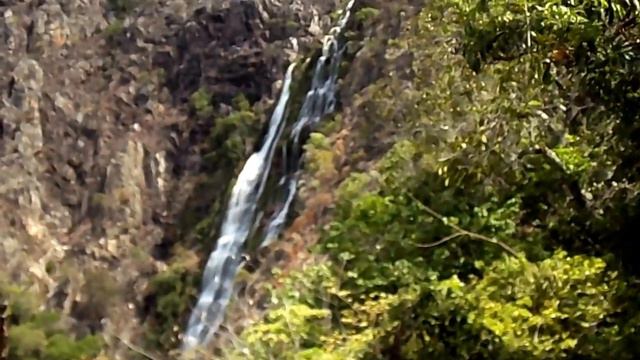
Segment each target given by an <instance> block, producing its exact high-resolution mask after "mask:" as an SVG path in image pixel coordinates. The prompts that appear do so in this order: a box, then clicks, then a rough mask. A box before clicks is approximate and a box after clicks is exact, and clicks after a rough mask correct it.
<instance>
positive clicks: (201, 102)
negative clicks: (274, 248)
mask: <svg viewBox="0 0 640 360" xmlns="http://www.w3.org/2000/svg"><path fill="white" fill-rule="evenodd" d="M336 5H337V1H319V0H318V1H313V0H287V1H281V2H276V1H270V0H269V1H266V0H265V1H256V2H253V1H227V2H211V3H204V2H198V1H188V0H186V1H184V0H169V1H137V0H108V1H103V0H89V1H76V0H42V1H27V2H18V1H0V14H1V17H0V54H1V55H0V84H1V85H2V86H1V87H0V88H1V93H0V97H1V101H0V211H2V213H3V214H4V216H2V217H1V218H0V275H1V277H0V284H2V288H1V289H0V296H2V297H6V298H8V299H9V300H10V301H13V300H15V298H18V297H21V296H22V295H20V296H18V295H16V294H23V293H29V294H32V295H33V299H34V302H35V305H34V309H37V311H42V310H43V309H48V310H53V311H55V312H58V313H60V314H62V317H63V319H64V323H65V324H67V325H65V326H66V327H68V328H69V329H71V330H69V331H71V332H72V333H73V334H76V335H77V336H78V337H80V336H84V335H86V334H90V333H98V334H104V335H105V339H106V343H107V344H106V345H105V348H106V349H107V350H106V351H105V353H109V354H111V356H113V358H122V359H128V358H132V357H131V356H132V355H131V352H130V347H131V346H130V345H131V341H133V342H136V341H138V340H139V339H140V338H142V337H143V336H142V334H143V332H144V331H143V330H142V329H143V326H142V324H141V323H142V322H145V321H149V320H148V319H147V316H148V315H149V312H153V311H151V310H149V309H148V306H149V302H151V304H155V305H156V306H157V305H158V304H157V302H154V301H153V299H149V291H148V289H147V288H148V286H149V280H150V279H152V278H153V277H154V276H156V274H158V273H163V272H164V271H165V270H166V269H167V268H168V266H170V265H168V262H169V261H170V260H171V257H172V256H171V254H169V253H170V252H171V251H170V250H168V249H171V248H172V246H174V245H175V244H177V243H179V242H180V241H181V240H182V238H183V237H184V236H186V235H185V232H184V231H182V230H180V229H182V228H184V227H183V226H182V225H181V224H183V222H184V221H185V211H186V210H188V209H190V210H193V209H194V208H196V210H195V211H191V212H189V214H188V216H186V218H188V217H195V218H196V219H195V220H194V219H187V220H189V221H192V222H194V221H195V222H197V221H199V220H200V219H201V218H203V217H206V213H207V211H209V209H207V208H205V209H204V210H202V209H201V210H198V209H197V206H194V202H191V200H193V199H194V198H196V199H198V198H200V200H199V201H200V203H203V202H205V201H207V202H208V201H218V200H219V198H220V197H223V196H224V192H223V191H218V192H210V193H209V194H208V195H207V196H205V197H204V198H202V197H201V196H200V194H196V196H192V195H193V194H192V193H193V191H194V189H199V188H200V187H199V186H201V183H202V181H203V180H202V179H203V178H207V179H208V181H209V183H208V184H209V185H213V186H216V187H217V188H219V189H224V188H225V187H226V186H227V184H228V182H229V181H230V180H231V179H232V178H233V175H234V170H233V169H234V166H233V164H234V163H233V161H232V162H231V165H230V166H229V167H224V171H222V172H220V171H218V172H217V176H216V177H215V179H214V180H213V181H214V183H213V184H212V183H211V178H210V177H207V176H204V177H203V176H202V175H203V172H206V171H209V172H215V171H216V169H217V163H216V162H215V161H214V162H213V163H211V162H209V163H208V164H205V163H204V162H203V160H202V158H203V155H204V152H207V153H211V152H215V151H216V146H217V144H216V143H215V142H214V143H211V142H207V139H210V138H211V132H212V129H215V128H216V119H219V118H225V117H228V116H229V115H230V114H232V113H233V112H234V111H236V110H237V109H235V108H234V99H238V95H243V97H244V100H243V102H242V104H243V106H245V107H247V106H248V108H246V109H245V110H247V111H249V112H251V113H253V114H255V121H256V122H257V123H258V124H259V123H261V122H263V121H264V120H265V119H266V118H267V115H268V112H267V111H266V110H267V109H269V107H270V106H271V103H272V100H273V97H274V94H275V92H276V91H277V90H278V89H277V84H278V82H277V80H278V79H280V78H281V77H282V76H283V73H284V70H285V68H286V65H287V63H288V62H289V61H290V60H291V59H292V58H294V57H295V56H297V55H299V54H301V53H305V52H306V51H309V49H311V48H313V47H314V46H316V42H317V41H318V39H319V37H321V36H322V34H323V32H324V31H325V29H326V28H327V26H328V25H329V24H330V22H331V21H330V16H329V14H330V12H331V11H332V10H334V8H335V7H336ZM274 84H275V85H274ZM236 102H237V101H236ZM259 127H260V126H259V125H257V126H256V127H255V128H257V129H259ZM254 135H257V134H254ZM251 140H252V139H251ZM251 140H247V141H245V142H244V143H243V144H241V146H240V152H246V151H248V150H250V149H249V147H250V146H251ZM218 145H219V144H218ZM236 165H237V163H236ZM218 170H219V169H218ZM196 203H197V201H196ZM209 246H210V245H209ZM204 247H205V248H206V245H205V246H204ZM198 259H199V258H198V257H197V255H196V258H195V260H194V261H195V262H196V263H197V262H198V261H199V260H198ZM196 267H197V266H196ZM16 289H18V290H16ZM145 294H146V295H147V298H146V299H145V298H144V297H145ZM145 303H146V304H147V308H145V306H143V305H144V304H145ZM187 306H188V304H187ZM34 311H36V310H34ZM14 312H15V311H14ZM18 320H19V319H18V317H16V318H15V319H14V321H15V322H16V324H17V322H18ZM174 325H175V326H180V325H181V324H174ZM115 334H117V335H115ZM118 339H120V340H118ZM127 344H128V345H127ZM33 351H34V354H41V353H42V349H34V350H33ZM32 355H33V354H31V355H29V356H32ZM14 356H15V354H14ZM33 356H35V355H33Z"/></svg>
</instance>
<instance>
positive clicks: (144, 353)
mask: <svg viewBox="0 0 640 360" xmlns="http://www.w3.org/2000/svg"><path fill="white" fill-rule="evenodd" d="M109 333H110V335H111V336H113V337H114V338H116V339H118V341H120V342H121V343H123V344H124V345H125V346H126V347H127V348H129V350H131V351H133V352H135V353H136V354H138V355H142V356H144V357H145V358H147V359H149V360H160V358H158V357H156V356H154V355H151V354H150V353H148V352H147V351H146V350H144V349H143V348H141V347H139V346H137V345H134V344H132V343H130V342H129V341H127V340H125V339H123V338H121V337H120V336H118V335H117V334H114V333H112V332H109Z"/></svg>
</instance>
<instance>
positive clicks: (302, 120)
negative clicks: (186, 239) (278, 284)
mask: <svg viewBox="0 0 640 360" xmlns="http://www.w3.org/2000/svg"><path fill="white" fill-rule="evenodd" d="M354 2H355V0H351V1H350V2H349V4H348V5H347V7H346V9H345V10H344V11H343V13H342V16H341V18H340V21H339V23H338V25H337V26H336V27H334V28H333V29H331V31H330V33H329V35H327V36H326V37H325V39H324V45H323V51H322V56H320V58H318V60H317V63H316V66H315V69H314V74H313V80H312V83H311V89H310V90H309V92H308V93H307V95H306V98H305V101H304V103H303V105H302V108H301V110H300V114H299V116H298V118H297V121H296V122H295V124H293V128H292V131H291V134H290V136H289V140H290V141H291V142H292V149H293V154H292V159H293V160H292V161H293V164H292V166H289V167H288V169H286V170H285V174H284V176H283V178H282V179H281V180H280V186H283V187H284V190H285V191H284V193H285V194H286V195H285V197H284V199H283V201H282V205H281V208H280V210H279V211H277V212H276V213H275V214H274V215H273V217H272V218H271V219H270V220H269V223H268V226H267V229H266V230H265V237H264V241H263V244H262V245H263V246H264V245H265V244H268V243H269V242H271V241H273V240H274V239H276V238H277V236H278V235H279V234H280V232H281V230H282V228H283V227H284V225H285V223H286V218H287V215H288V213H289V209H290V208H291V204H292V202H293V200H294V198H295V194H296V189H297V184H298V178H297V171H298V169H299V166H300V157H301V155H302V153H301V152H302V145H301V134H302V131H303V130H305V129H308V128H310V127H311V126H313V125H314V124H316V123H317V122H318V121H319V120H320V119H321V118H322V116H324V115H326V114H327V113H330V112H332V111H333V110H334V108H335V95H336V86H337V84H336V83H337V79H338V70H339V66H340V61H341V57H342V53H343V50H344V49H340V46H339V37H340V35H341V34H342V33H343V31H344V28H345V26H346V24H347V21H348V20H349V17H350V14H351V9H352V7H353V4H354ZM294 67H295V65H294V64H292V65H291V66H289V69H288V70H287V73H286V76H285V80H284V84H283V88H282V93H281V95H280V98H279V100H278V103H277V105H276V108H275V110H274V112H273V114H272V116H271V120H270V122H269V130H268V132H267V135H266V136H265V139H264V141H263V144H262V147H261V148H260V150H258V151H256V152H255V153H253V154H252V155H251V156H250V157H249V159H247V161H246V163H245V165H244V167H243V168H242V171H241V172H240V174H239V175H238V179H237V180H236V183H235V185H234V186H233V190H232V193H231V199H230V200H229V204H228V206H227V211H226V214H225V218H224V221H223V224H222V229H221V231H220V236H219V238H218V240H217V242H216V248H215V250H214V251H213V252H212V253H211V255H210V257H209V259H208V261H207V265H206V268H205V270H204V275H203V278H202V291H201V293H200V296H199V298H198V302H197V303H196V306H195V308H194V309H193V311H192V313H191V317H190V318H189V323H188V325H187V329H186V331H185V333H184V336H183V339H182V347H183V350H189V349H192V348H196V347H198V346H203V345H206V344H207V343H208V342H209V340H211V338H212V337H213V335H214V334H215V332H216V331H217V330H218V327H219V326H220V324H221V323H222V321H223V319H224V311H225V308H226V306H227V304H228V303H229V300H230V297H231V295H232V293H233V285H234V280H235V276H236V273H237V271H238V269H239V267H240V264H241V259H240V257H241V253H242V251H243V247H244V245H245V243H246V241H247V239H248V238H249V236H251V232H252V229H253V227H254V224H255V222H256V213H257V211H258V201H259V199H260V197H261V195H262V193H263V190H264V188H265V183H266V181H267V178H268V177H269V173H270V171H271V163H272V160H273V155H274V152H275V149H276V145H277V144H278V141H279V139H280V137H281V135H282V132H283V131H284V128H285V126H286V124H285V120H286V108H287V103H288V101H289V95H290V90H291V89H290V88H291V81H292V79H291V78H292V74H293V69H294Z"/></svg>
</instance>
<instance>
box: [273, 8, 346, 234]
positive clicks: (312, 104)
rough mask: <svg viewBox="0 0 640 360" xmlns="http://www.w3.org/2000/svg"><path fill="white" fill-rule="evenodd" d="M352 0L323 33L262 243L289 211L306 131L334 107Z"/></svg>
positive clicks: (280, 225) (274, 231) (296, 181)
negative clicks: (279, 194)
mask: <svg viewBox="0 0 640 360" xmlns="http://www.w3.org/2000/svg"><path fill="white" fill-rule="evenodd" d="M354 4H355V0H351V1H349V3H348V4H347V7H346V8H345V9H344V10H343V13H342V16H341V17H340V21H339V22H338V24H337V25H336V26H335V27H333V28H332V29H331V30H330V31H329V35H327V36H325V38H324V42H323V46H322V54H321V55H320V57H319V58H318V60H317V61H316V64H315V67H314V70H313V77H312V80H311V87H310V89H309V91H308V92H307V94H306V96H305V98H304V102H303V104H302V107H301V108H300V112H299V114H298V117H297V119H296V122H295V123H294V124H293V128H292V130H291V134H290V135H289V143H288V149H289V150H288V152H287V154H288V159H287V161H285V164H286V165H285V167H286V168H285V169H284V173H283V175H282V178H281V179H280V181H279V184H278V185H279V186H280V187H281V190H282V193H283V201H281V204H282V205H281V208H280V209H279V210H278V211H277V212H276V213H275V214H274V215H273V216H272V217H271V219H270V220H269V225H268V226H267V229H266V231H265V234H264V238H263V240H262V243H261V244H262V246H266V245H268V244H270V243H271V242H273V241H274V240H275V239H276V238H277V237H278V235H279V234H280V232H281V231H282V228H283V227H284V225H285V223H286V219H287V215H288V214H289V211H290V208H291V204H292V203H293V199H294V197H295V194H296V191H297V188H298V171H299V170H300V167H301V158H302V146H303V142H304V140H305V139H306V135H307V133H308V132H309V131H310V130H311V129H312V128H313V126H314V125H316V124H317V123H318V122H319V121H320V120H321V119H322V118H323V117H324V116H325V115H328V114H330V113H332V112H333V111H334V110H335V108H336V93H337V86H338V84H337V83H338V75H339V71H340V62H341V61H342V55H343V53H344V50H345V45H344V43H343V41H342V39H341V37H342V35H343V33H344V30H345V28H346V26H347V23H348V21H349V18H350V17H351V11H352V9H353V5H354Z"/></svg>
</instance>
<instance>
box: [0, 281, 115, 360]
mask: <svg viewBox="0 0 640 360" xmlns="http://www.w3.org/2000/svg"><path fill="white" fill-rule="evenodd" d="M0 298H3V299H6V300H7V302H8V304H9V309H8V311H7V313H8V322H9V324H8V327H9V328H10V329H11V331H9V339H8V348H9V352H8V356H9V359H16V360H18V359H20V360H37V359H47V360H83V359H93V358H96V356H97V355H98V354H99V353H100V351H101V348H102V345H103V343H102V338H101V337H100V336H97V335H87V336H84V337H82V338H77V339H76V338H74V337H72V336H71V335H69V333H70V326H68V324H67V323H66V322H65V321H64V319H63V317H62V316H61V315H60V314H59V313H57V312H53V311H45V310H41V309H40V308H41V304H39V303H38V300H37V299H38V298H37V296H35V295H34V294H33V293H32V292H31V291H30V290H29V289H27V288H25V287H20V286H17V285H12V284H10V283H9V282H8V281H5V280H4V279H0Z"/></svg>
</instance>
